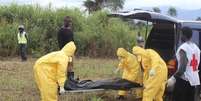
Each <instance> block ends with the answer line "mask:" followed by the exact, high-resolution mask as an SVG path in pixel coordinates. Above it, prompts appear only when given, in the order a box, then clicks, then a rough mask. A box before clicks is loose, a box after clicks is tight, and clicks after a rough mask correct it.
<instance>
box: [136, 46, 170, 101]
mask: <svg viewBox="0 0 201 101" xmlns="http://www.w3.org/2000/svg"><path fill="white" fill-rule="evenodd" d="M133 54H135V55H137V56H138V57H141V64H142V67H143V71H144V74H143V86H144V90H143V100H142V101H163V94H164V91H165V85H166V81H167V72H168V71H167V66H166V63H165V62H164V60H163V59H162V58H161V57H160V55H159V54H158V53H157V52H156V51H154V50H152V49H143V48H141V47H138V46H135V47H133Z"/></svg>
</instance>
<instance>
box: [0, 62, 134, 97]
mask: <svg viewBox="0 0 201 101" xmlns="http://www.w3.org/2000/svg"><path fill="white" fill-rule="evenodd" d="M35 60H36V59H29V61H27V62H21V61H20V59H18V58H14V59H9V58H8V59H3V60H1V61H0V96H1V97H0V101H39V100H40V96H39V92H38V89H37V87H36V84H35V81H34V77H33V64H34V62H35ZM117 64H118V61H117V60H115V59H91V58H80V59H75V64H74V66H75V67H74V70H75V74H76V75H79V77H80V79H82V80H83V79H92V80H97V79H102V78H106V79H107V78H114V77H120V74H114V73H113V71H114V70H115V69H116V67H117ZM116 96H117V91H104V92H93V93H92V92H90V93H69V94H65V95H62V96H59V101H116V99H115V97H116ZM128 101H130V100H128Z"/></svg>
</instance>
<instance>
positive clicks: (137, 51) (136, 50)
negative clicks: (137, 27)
mask: <svg viewBox="0 0 201 101" xmlns="http://www.w3.org/2000/svg"><path fill="white" fill-rule="evenodd" d="M133 54H134V55H136V56H137V58H138V61H139V62H140V61H141V62H142V65H143V64H145V63H148V62H149V61H150V60H149V57H148V56H147V55H148V54H147V51H146V50H145V49H144V48H142V47H139V46H134V47H133ZM142 67H143V69H148V68H149V67H146V66H145V65H144V66H142Z"/></svg>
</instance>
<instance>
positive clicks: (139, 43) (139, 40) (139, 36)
mask: <svg viewBox="0 0 201 101" xmlns="http://www.w3.org/2000/svg"><path fill="white" fill-rule="evenodd" d="M136 41H137V46H139V47H142V48H144V45H145V42H144V39H143V37H142V36H141V34H140V32H138V35H137V40H136Z"/></svg>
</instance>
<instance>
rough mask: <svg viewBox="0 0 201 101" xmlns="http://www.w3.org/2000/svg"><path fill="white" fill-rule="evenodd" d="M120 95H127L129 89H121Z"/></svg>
mask: <svg viewBox="0 0 201 101" xmlns="http://www.w3.org/2000/svg"><path fill="white" fill-rule="evenodd" d="M118 95H122V96H125V95H127V91H123V90H121V91H119V92H118Z"/></svg>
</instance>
